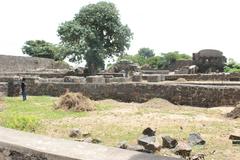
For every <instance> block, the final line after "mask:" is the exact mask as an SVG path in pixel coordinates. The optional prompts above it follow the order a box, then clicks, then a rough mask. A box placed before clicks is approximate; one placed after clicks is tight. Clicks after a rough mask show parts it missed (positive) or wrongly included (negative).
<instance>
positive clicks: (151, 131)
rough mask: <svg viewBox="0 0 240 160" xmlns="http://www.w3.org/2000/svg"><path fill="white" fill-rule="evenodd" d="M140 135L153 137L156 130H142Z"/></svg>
mask: <svg viewBox="0 0 240 160" xmlns="http://www.w3.org/2000/svg"><path fill="white" fill-rule="evenodd" d="M142 134H143V135H147V136H155V134H156V130H153V129H152V128H150V127H148V128H146V129H144V130H143V132H142Z"/></svg>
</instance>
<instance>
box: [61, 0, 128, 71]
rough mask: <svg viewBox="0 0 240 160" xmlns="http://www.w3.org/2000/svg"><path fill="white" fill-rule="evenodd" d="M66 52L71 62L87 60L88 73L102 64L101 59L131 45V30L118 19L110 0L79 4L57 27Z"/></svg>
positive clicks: (118, 52) (116, 53) (120, 51)
mask: <svg viewBox="0 0 240 160" xmlns="http://www.w3.org/2000/svg"><path fill="white" fill-rule="evenodd" d="M58 34H59V36H60V38H61V41H62V45H63V46H64V47H65V49H66V50H65V56H68V57H69V58H70V61H72V62H79V61H81V60H83V59H84V60H86V62H87V67H88V68H89V71H90V73H91V74H96V71H97V69H98V68H101V67H103V66H104V59H105V58H107V57H112V56H119V55H122V54H123V52H124V51H125V49H128V48H129V47H130V41H131V39H132V33H131V31H130V29H129V28H128V26H127V25H123V24H122V23H121V21H120V17H119V12H118V10H117V9H116V7H115V5H114V4H113V3H109V2H98V3H96V4H89V5H87V6H85V7H82V8H81V9H80V11H79V13H77V14H76V15H75V17H74V18H73V20H71V21H67V22H65V23H62V24H61V25H60V26H59V28H58Z"/></svg>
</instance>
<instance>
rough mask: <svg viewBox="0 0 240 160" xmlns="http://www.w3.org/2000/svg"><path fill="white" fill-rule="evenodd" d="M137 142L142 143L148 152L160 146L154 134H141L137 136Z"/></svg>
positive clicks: (158, 148) (158, 149)
mask: <svg viewBox="0 0 240 160" xmlns="http://www.w3.org/2000/svg"><path fill="white" fill-rule="evenodd" d="M138 144H139V145H142V146H143V147H144V148H145V149H146V150H148V151H149V152H152V153H154V152H156V151H160V149H161V146H160V144H159V142H158V141H157V139H156V137H155V136H148V135H142V136H141V137H139V138H138Z"/></svg>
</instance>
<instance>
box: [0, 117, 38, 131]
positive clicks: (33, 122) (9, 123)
mask: <svg viewBox="0 0 240 160" xmlns="http://www.w3.org/2000/svg"><path fill="white" fill-rule="evenodd" d="M0 124H1V125H2V126H4V127H7V128H13V129H18V130H23V131H31V132H34V131H35V130H36V128H37V127H38V125H39V119H38V118H36V117H35V116H31V115H19V114H11V115H5V116H2V117H1V120H0Z"/></svg>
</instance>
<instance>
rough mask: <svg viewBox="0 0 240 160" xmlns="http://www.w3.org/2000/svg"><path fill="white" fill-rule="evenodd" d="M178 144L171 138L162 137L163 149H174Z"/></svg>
mask: <svg viewBox="0 0 240 160" xmlns="http://www.w3.org/2000/svg"><path fill="white" fill-rule="evenodd" d="M177 144H178V142H177V140H176V139H174V138H171V137H170V136H165V137H162V147H163V148H169V149H171V148H175V147H176V146H177Z"/></svg>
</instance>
